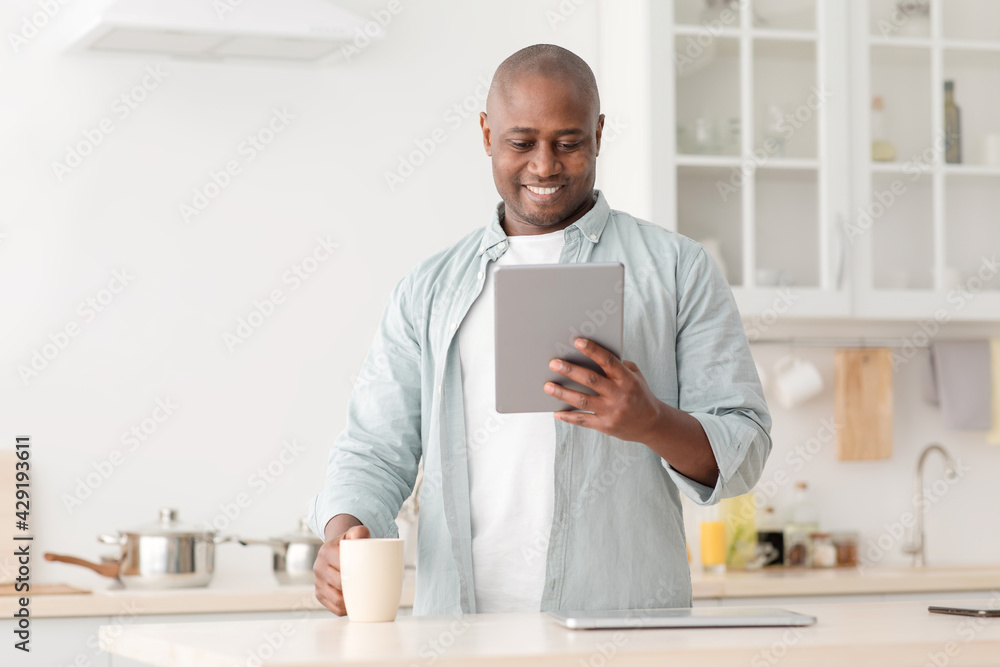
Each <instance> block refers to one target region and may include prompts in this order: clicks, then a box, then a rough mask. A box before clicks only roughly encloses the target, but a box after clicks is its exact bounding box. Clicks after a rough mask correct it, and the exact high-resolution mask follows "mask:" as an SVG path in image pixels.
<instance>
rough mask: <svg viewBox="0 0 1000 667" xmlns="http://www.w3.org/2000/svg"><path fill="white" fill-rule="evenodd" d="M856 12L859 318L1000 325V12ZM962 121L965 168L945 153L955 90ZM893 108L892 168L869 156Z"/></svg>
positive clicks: (957, 4) (949, 5)
mask: <svg viewBox="0 0 1000 667" xmlns="http://www.w3.org/2000/svg"><path fill="white" fill-rule="evenodd" d="M909 7H910V8H911V11H909V12H902V11H898V10H897V9H896V3H895V2H894V1H891V0H858V1H856V2H854V3H852V10H853V12H852V26H851V28H852V30H851V39H852V42H853V43H854V44H856V45H857V46H858V47H859V48H856V49H854V50H853V58H854V62H853V64H852V69H853V71H854V73H855V76H854V79H855V86H856V89H857V90H858V91H859V93H860V94H859V95H858V96H857V98H856V99H855V100H854V101H853V104H852V106H853V109H854V120H853V127H854V134H853V137H854V141H855V146H854V151H853V153H854V155H855V159H854V160H853V165H854V175H855V184H854V191H855V193H856V197H855V206H854V213H853V217H852V221H851V224H850V225H849V227H848V230H849V236H850V237H851V239H852V242H853V245H854V246H855V248H856V250H857V259H858V261H857V271H856V278H857V290H856V304H855V312H856V314H857V315H859V316H861V317H893V318H907V319H920V318H932V317H934V318H936V319H938V320H944V319H947V320H996V319H1000V275H998V271H1000V267H997V266H996V264H995V262H996V260H997V256H998V255H1000V165H990V164H987V157H988V156H987V150H986V142H987V137H988V136H989V135H991V134H997V135H998V137H997V139H996V141H998V142H1000V117H998V116H997V113H996V106H997V101H998V94H1000V3H996V2H976V1H970V0H948V2H942V1H939V0H935V1H933V2H930V3H929V5H928V9H929V12H927V13H926V14H925V13H923V12H921V11H918V10H914V9H912V8H914V7H918V5H916V4H915V3H910V5H909ZM945 81H953V82H954V84H955V98H956V102H957V104H958V106H959V107H960V109H961V113H962V117H961V124H962V137H961V139H962V141H961V144H962V163H961V164H948V163H946V161H945V152H944V144H945V137H944V127H945V121H944V82H945ZM875 95H879V96H881V97H882V98H883V99H884V101H885V120H886V127H887V129H886V134H887V137H886V138H887V139H888V140H889V141H890V142H891V143H892V144H893V145H894V147H895V148H896V157H895V159H894V160H892V161H888V162H873V161H872V159H871V154H870V151H869V146H870V141H871V139H872V133H871V120H870V119H871V114H870V108H871V100H872V97H873V96H875Z"/></svg>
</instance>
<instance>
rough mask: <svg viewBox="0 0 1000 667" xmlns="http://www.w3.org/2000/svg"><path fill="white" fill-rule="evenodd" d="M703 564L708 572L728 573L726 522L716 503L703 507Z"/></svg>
mask: <svg viewBox="0 0 1000 667" xmlns="http://www.w3.org/2000/svg"><path fill="white" fill-rule="evenodd" d="M701 564H702V566H703V567H704V568H705V572H706V573H708V574H725V573H726V523H725V522H724V521H723V520H722V517H721V516H720V513H719V507H718V506H716V505H712V506H709V507H703V508H702V518H701Z"/></svg>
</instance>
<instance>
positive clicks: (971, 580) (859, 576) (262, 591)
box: [0, 567, 1000, 618]
mask: <svg viewBox="0 0 1000 667" xmlns="http://www.w3.org/2000/svg"><path fill="white" fill-rule="evenodd" d="M691 587H692V592H693V595H694V598H695V599H696V600H708V599H722V598H747V597H769V596H770V597H789V596H813V595H870V594H882V593H938V592H952V591H954V592H961V591H987V590H998V589H1000V567H950V568H949V567H928V568H923V569H914V568H867V569H864V570H861V569H855V568H849V569H848V568H844V569H840V568H838V569H829V570H810V569H789V568H775V569H764V570H760V571H757V572H729V573H728V574H726V575H725V576H722V577H717V576H709V575H702V574H700V573H694V574H693V575H692V582H691ZM413 592H414V571H413V570H407V571H406V574H405V576H404V578H403V594H402V597H401V600H400V604H401V606H403V607H412V606H413ZM16 608H17V598H16V597H14V596H3V597H0V616H4V617H7V618H9V617H10V615H11V614H13V612H14V611H15V610H16ZM322 608H323V607H322V605H320V603H319V602H318V601H317V600H316V598H315V596H314V594H313V587H312V586H279V585H278V584H277V583H276V582H274V580H273V579H271V578H270V577H267V578H265V583H261V582H260V581H259V580H254V581H252V582H247V581H245V580H238V579H237V580H229V581H219V582H216V581H213V582H212V585H211V586H209V587H208V588H189V589H175V590H162V591H135V590H128V589H124V588H105V589H96V590H94V591H93V592H92V593H87V594H76V595H33V596H31V614H32V616H33V617H34V618H55V617H83V616H115V615H118V614H122V613H129V614H136V615H140V616H142V615H153V614H210V613H230V612H260V611H290V610H295V609H316V610H318V609H322Z"/></svg>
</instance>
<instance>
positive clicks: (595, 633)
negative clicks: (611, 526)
mask: <svg viewBox="0 0 1000 667" xmlns="http://www.w3.org/2000/svg"><path fill="white" fill-rule="evenodd" d="M963 604H964V605H970V604H982V606H984V607H994V608H996V607H1000V594H995V595H994V597H993V598H991V599H983V600H977V601H968V600H965V601H963ZM794 611H798V612H802V613H805V614H810V615H813V616H816V617H817V619H818V622H817V624H816V625H814V626H810V627H804V628H726V629H722V628H713V629H704V628H703V629H687V630H685V629H642V630H586V631H574V630H566V629H564V628H563V627H561V626H559V625H557V624H556V623H555V622H554V621H553V620H551V619H550V618H549V617H548V616H547V615H545V614H540V613H520V614H470V615H466V616H401V617H398V618H397V619H396V621H395V622H394V623H351V622H350V621H349V620H347V619H346V618H330V619H312V620H294V621H290V620H286V621H237V622H224V623H211V624H205V623H201V624H199V623H169V624H156V625H144V626H140V625H133V626H127V627H121V626H117V627H116V626H103V627H102V628H101V631H100V641H101V648H103V649H104V650H106V651H109V652H110V653H113V654H115V655H121V656H124V657H127V658H131V659H133V660H138V661H141V662H145V663H148V664H151V665H157V666H160V667H168V666H171V665H198V666H199V667H231V666H232V665H234V664H250V663H251V662H253V664H258V665H263V667H306V666H307V665H308V666H309V667H320V666H321V665H330V666H333V665H340V666H353V667H363V666H369V665H386V666H389V665H399V666H409V665H413V664H426V665H429V664H431V663H435V664H436V665H468V664H472V663H473V662H474V661H479V660H485V661H488V662H489V664H490V665H493V666H495V667H501V666H504V665H517V666H518V667H531V666H540V665H545V666H555V665H559V666H563V667H568V666H570V665H572V666H574V667H576V666H577V665H581V664H585V665H596V664H601V665H603V664H609V663H611V662H612V660H613V663H614V665H615V666H616V667H628V666H629V665H642V666H645V667H649V666H651V665H662V664H666V663H665V662H664V661H665V660H667V659H672V660H675V661H676V664H683V665H692V666H695V667H698V666H705V667H707V666H717V665H718V666H722V665H740V666H745V665H753V666H756V665H772V664H775V663H777V662H779V661H780V664H781V665H783V666H787V667H791V666H794V665H811V666H818V667H824V666H830V667H832V666H834V665H837V666H838V667H839V666H841V665H845V664H850V665H852V667H866V666H868V665H871V666H873V667H874V666H876V665H877V666H878V667H893V666H896V665H898V666H903V665H906V666H911V665H922V664H942V665H943V664H948V665H949V667H959V666H961V665H980V666H981V665H995V664H996V663H997V658H998V656H1000V619H977V618H969V617H962V616H945V615H940V614H931V613H928V611H927V603H926V602H868V603H844V604H829V605H801V606H795V607H794ZM936 658H937V659H936ZM935 659H936V660H935Z"/></svg>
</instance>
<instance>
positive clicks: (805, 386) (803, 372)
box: [774, 356, 823, 409]
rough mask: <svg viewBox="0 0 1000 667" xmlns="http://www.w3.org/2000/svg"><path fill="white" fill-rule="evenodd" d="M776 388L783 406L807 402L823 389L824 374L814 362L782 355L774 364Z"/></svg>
mask: <svg viewBox="0 0 1000 667" xmlns="http://www.w3.org/2000/svg"><path fill="white" fill-rule="evenodd" d="M774 371H775V376H776V377H775V379H774V390H775V394H776V395H777V397H778V403H780V404H781V407H783V408H785V409H788V408H794V407H795V406H796V405H801V404H802V403H805V402H806V401H808V400H809V399H810V398H812V397H814V396H816V395H817V394H819V393H820V392H821V391H823V376H822V375H820V374H819V369H818V368H816V366H814V365H813V364H811V363H809V362H808V361H805V360H803V359H798V358H796V357H790V356H786V357H782V358H781V359H779V360H778V363H777V364H775V365H774Z"/></svg>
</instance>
